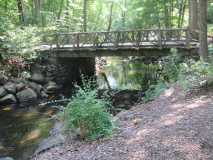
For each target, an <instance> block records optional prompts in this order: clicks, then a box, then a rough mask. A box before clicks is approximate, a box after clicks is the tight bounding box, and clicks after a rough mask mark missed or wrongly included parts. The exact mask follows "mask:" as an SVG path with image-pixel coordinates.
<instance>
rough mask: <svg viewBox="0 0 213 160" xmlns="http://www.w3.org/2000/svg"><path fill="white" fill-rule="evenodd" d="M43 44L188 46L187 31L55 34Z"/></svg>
mask: <svg viewBox="0 0 213 160" xmlns="http://www.w3.org/2000/svg"><path fill="white" fill-rule="evenodd" d="M44 39H45V41H44V43H45V44H48V45H50V46H52V47H53V48H64V47H68V48H74V49H81V48H83V49H84V48H86V49H89V48H118V47H119V48H122V47H159V48H164V47H168V46H174V47H175V46H176V45H178V46H183V47H186V46H190V43H191V42H192V41H193V39H192V36H191V32H190V31H189V30H188V29H182V28H180V29H143V30H129V31H110V32H80V33H56V34H52V35H45V37H44Z"/></svg>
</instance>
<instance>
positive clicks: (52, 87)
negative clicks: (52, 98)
mask: <svg viewBox="0 0 213 160" xmlns="http://www.w3.org/2000/svg"><path fill="white" fill-rule="evenodd" d="M58 88H59V87H58V85H57V84H56V83H55V82H53V81H50V82H48V84H47V85H46V87H45V92H46V93H47V94H54V93H56V92H57V90H58Z"/></svg>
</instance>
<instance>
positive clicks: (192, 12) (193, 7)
mask: <svg viewBox="0 0 213 160" xmlns="http://www.w3.org/2000/svg"><path fill="white" fill-rule="evenodd" d="M189 28H190V29H191V30H198V1H197V0H189Z"/></svg>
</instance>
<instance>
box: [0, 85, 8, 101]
mask: <svg viewBox="0 0 213 160" xmlns="http://www.w3.org/2000/svg"><path fill="white" fill-rule="evenodd" d="M6 94H7V91H6V90H5V89H4V88H3V87H1V88H0V98H1V97H4V96H5V95H6Z"/></svg>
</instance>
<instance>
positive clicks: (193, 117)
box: [34, 89, 213, 160]
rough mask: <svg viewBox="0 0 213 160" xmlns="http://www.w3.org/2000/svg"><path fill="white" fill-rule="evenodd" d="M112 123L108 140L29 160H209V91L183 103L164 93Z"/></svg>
mask: <svg viewBox="0 0 213 160" xmlns="http://www.w3.org/2000/svg"><path fill="white" fill-rule="evenodd" d="M117 117H118V124H119V129H118V131H117V133H116V134H115V135H114V136H113V137H112V138H111V139H108V140H102V141H99V142H93V143H86V142H84V143H82V142H78V141H76V140H72V141H71V143H70V144H69V145H65V146H64V147H60V148H53V149H51V150H49V151H48V152H46V153H43V154H41V155H39V156H38V157H36V158H34V160H213V91H212V92H207V93H205V94H204V95H202V96H193V98H188V99H186V97H184V96H183V95H181V92H180V90H179V89H169V90H167V91H166V92H165V94H164V95H162V96H161V97H160V98H158V99H157V100H155V101H153V102H150V103H148V104H142V105H138V106H135V107H134V108H132V109H131V110H130V111H126V112H122V113H120V114H119V115H118V116H117Z"/></svg>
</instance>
